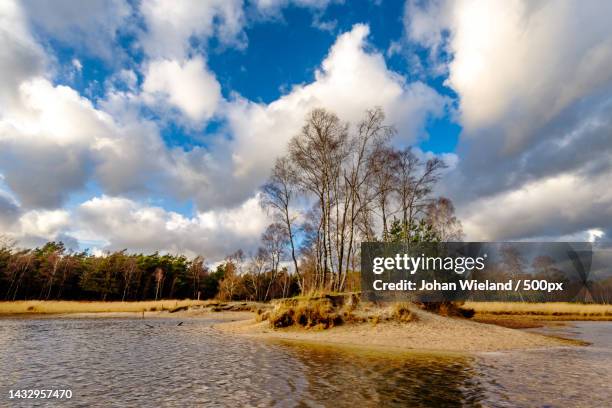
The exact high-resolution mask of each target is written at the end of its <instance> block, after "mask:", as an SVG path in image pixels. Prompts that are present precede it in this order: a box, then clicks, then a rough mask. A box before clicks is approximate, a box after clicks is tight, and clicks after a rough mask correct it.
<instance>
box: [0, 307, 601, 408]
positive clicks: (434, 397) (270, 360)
mask: <svg viewBox="0 0 612 408" xmlns="http://www.w3.org/2000/svg"><path fill="white" fill-rule="evenodd" d="M179 322H180V320H171V319H146V320H140V319H27V320H20V319H0V407H2V406H36V401H34V400H29V401H27V403H24V402H18V401H17V402H15V400H13V401H9V400H8V399H7V397H8V392H9V389H24V388H25V389H27V388H55V389H71V390H72V392H73V397H72V399H71V400H68V401H66V400H64V401H62V402H61V403H60V402H53V403H50V402H48V401H47V402H46V404H48V405H50V404H55V405H57V406H83V407H90V406H167V407H184V406H229V407H236V406H300V407H327V406H333V407H343V406H350V407H354V408H356V407H363V406H563V407H566V406H584V407H591V406H593V407H601V406H609V403H610V401H612V390H611V386H610V384H612V324H611V323H588V322H582V323H576V326H575V327H572V328H570V329H565V333H563V334H564V335H571V336H574V337H576V338H581V339H585V340H587V341H590V342H593V345H592V346H590V347H585V348H559V349H554V350H539V351H529V352H509V353H485V354H482V355H479V356H476V357H469V358H441V357H423V356H420V357H414V356H411V357H407V356H404V357H401V358H391V357H383V356H380V355H366V354H363V353H355V352H349V351H339V350H338V349H329V348H312V347H306V346H295V345H287V344H281V343H268V342H262V341H253V340H248V339H244V338H236V337H232V336H230V335H225V334H222V333H218V332H216V331H215V330H213V329H211V328H210V325H211V324H213V323H214V321H213V320H209V319H188V320H184V323H183V324H182V325H181V326H177V324H178V323H179ZM149 326H152V327H149ZM38 403H39V405H38V406H47V405H44V404H43V403H42V402H40V401H39V402H38ZM20 404H21V405H20Z"/></svg>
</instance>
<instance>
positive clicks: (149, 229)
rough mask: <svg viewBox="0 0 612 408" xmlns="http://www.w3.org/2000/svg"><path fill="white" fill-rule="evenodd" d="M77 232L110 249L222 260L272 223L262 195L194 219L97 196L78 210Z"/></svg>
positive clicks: (246, 246)
mask: <svg viewBox="0 0 612 408" xmlns="http://www.w3.org/2000/svg"><path fill="white" fill-rule="evenodd" d="M77 213H78V214H77V219H78V224H77V225H78V226H79V227H78V229H79V231H77V232H75V236H77V237H79V236H86V237H87V238H89V239H91V238H92V237H99V239H101V240H104V241H107V242H108V243H109V244H108V245H107V246H106V248H105V249H122V248H131V249H133V250H136V251H150V252H153V251H158V250H159V251H164V252H179V253H186V254H187V255H191V256H193V255H197V254H201V255H205V256H206V257H208V258H209V259H211V260H221V259H223V257H224V256H225V255H227V254H229V253H231V252H233V251H235V250H237V249H240V248H244V249H250V248H253V247H254V246H255V245H257V243H258V241H259V237H260V234H261V232H262V231H263V230H264V229H265V227H266V225H267V223H268V222H269V220H268V217H267V215H266V214H265V213H264V212H263V210H262V209H261V207H260V205H259V198H258V197H257V196H255V197H252V198H250V199H248V200H246V201H245V202H244V203H242V204H241V205H239V206H237V207H234V208H229V209H225V210H218V211H207V212H201V213H198V214H196V215H195V216H194V217H191V218H189V217H185V216H183V215H181V214H178V213H175V212H172V211H166V210H164V209H163V208H161V207H152V206H144V205H141V204H138V203H136V202H134V201H131V200H128V199H125V198H116V197H107V196H102V197H97V198H93V199H91V200H89V201H86V202H85V203H83V204H82V205H81V206H80V207H79V209H78V210H77Z"/></svg>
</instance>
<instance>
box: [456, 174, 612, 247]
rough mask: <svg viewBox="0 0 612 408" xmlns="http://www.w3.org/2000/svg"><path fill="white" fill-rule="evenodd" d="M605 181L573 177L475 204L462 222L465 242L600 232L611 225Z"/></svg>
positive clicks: (542, 182) (611, 199)
mask: <svg viewBox="0 0 612 408" xmlns="http://www.w3.org/2000/svg"><path fill="white" fill-rule="evenodd" d="M608 185H609V176H608V175H603V176H599V177H594V178H591V179H589V180H586V179H585V178H583V177H578V176H576V175H573V174H561V175H558V176H554V177H550V178H546V179H542V180H538V181H534V182H531V183H527V184H525V185H524V186H523V187H521V188H520V189H516V190H511V191H506V192H502V193H500V194H497V195H495V196H491V197H488V198H484V199H481V200H478V201H476V202H474V203H473V204H472V205H470V206H468V207H464V208H463V209H462V210H461V213H460V216H461V218H462V220H463V225H464V228H465V232H466V234H467V238H468V239H474V240H514V239H519V238H529V237H538V236H549V237H550V236H562V235H569V234H572V233H575V232H577V231H583V230H591V231H595V230H598V229H599V228H598V227H599V225H601V223H602V221H604V222H609V220H610V219H612V191H610V189H609V188H608V187H607V186H608Z"/></svg>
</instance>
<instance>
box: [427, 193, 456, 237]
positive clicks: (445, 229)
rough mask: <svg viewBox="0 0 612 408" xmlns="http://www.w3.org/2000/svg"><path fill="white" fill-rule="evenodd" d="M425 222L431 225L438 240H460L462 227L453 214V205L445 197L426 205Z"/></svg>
mask: <svg viewBox="0 0 612 408" xmlns="http://www.w3.org/2000/svg"><path fill="white" fill-rule="evenodd" d="M426 218H427V223H428V224H429V225H431V226H432V228H433V230H434V232H435V234H436V235H437V236H438V238H439V239H440V241H443V242H448V241H461V240H462V239H463V228H462V226H461V221H459V219H458V218H457V217H456V216H455V206H454V205H453V202H452V201H451V200H450V199H449V198H446V197H439V198H437V199H436V200H433V201H432V202H430V203H429V204H428V205H427V215H426Z"/></svg>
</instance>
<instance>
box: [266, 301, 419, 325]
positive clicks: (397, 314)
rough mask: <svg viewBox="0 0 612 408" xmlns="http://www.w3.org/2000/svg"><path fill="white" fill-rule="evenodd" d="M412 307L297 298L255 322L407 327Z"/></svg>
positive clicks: (280, 303) (284, 302) (281, 302)
mask: <svg viewBox="0 0 612 408" xmlns="http://www.w3.org/2000/svg"><path fill="white" fill-rule="evenodd" d="M413 307H414V306H413V305H410V304H408V303H395V304H392V305H386V306H377V305H374V304H371V303H361V302H360V301H359V297H358V295H355V294H352V295H326V296H320V297H301V298H294V299H284V300H280V301H278V302H277V303H276V305H275V306H274V308H273V309H272V310H270V311H261V312H259V313H258V317H257V320H258V321H264V320H267V321H268V322H269V324H270V327H272V328H284V327H292V326H296V327H303V328H315V329H328V328H331V327H334V326H339V325H342V324H347V323H348V324H350V323H365V322H370V323H372V324H377V323H380V322H386V321H395V322H402V323H407V322H411V321H414V320H415V315H414V313H413V312H412V310H411V308H413Z"/></svg>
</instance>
